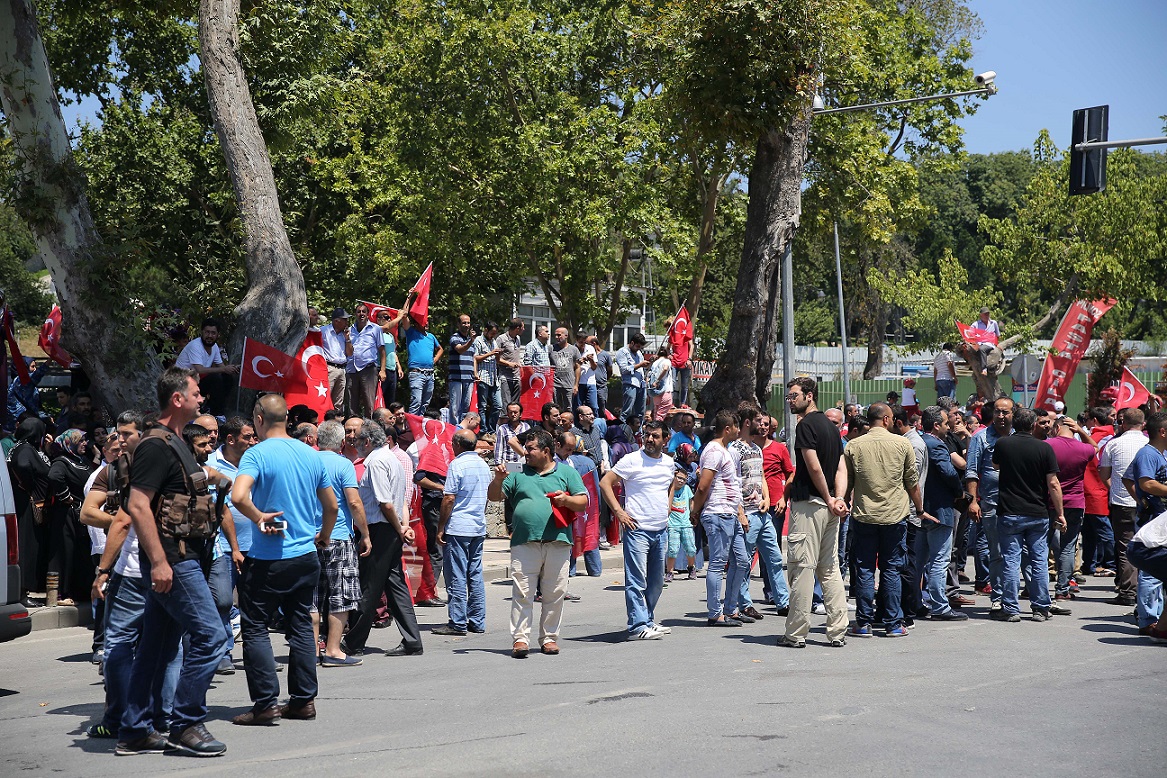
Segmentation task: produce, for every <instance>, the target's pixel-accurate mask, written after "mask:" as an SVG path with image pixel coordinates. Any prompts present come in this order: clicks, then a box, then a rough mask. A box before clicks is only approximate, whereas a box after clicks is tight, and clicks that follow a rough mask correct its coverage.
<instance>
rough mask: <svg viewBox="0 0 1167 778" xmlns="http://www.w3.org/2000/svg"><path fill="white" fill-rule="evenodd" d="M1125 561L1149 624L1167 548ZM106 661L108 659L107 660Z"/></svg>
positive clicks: (1139, 612) (1134, 553) (1139, 549)
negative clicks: (1135, 574) (1131, 569)
mask: <svg viewBox="0 0 1167 778" xmlns="http://www.w3.org/2000/svg"><path fill="white" fill-rule="evenodd" d="M1126 553H1127V561H1129V562H1130V563H1131V564H1132V565H1133V566H1134V567H1135V568H1137V569H1138V571H1139V589H1138V596H1137V597H1136V599H1135V616H1136V617H1137V618H1138V622H1139V626H1140V627H1146V626H1149V625H1151V624H1153V623H1155V622H1156V621H1158V620H1159V618H1160V617H1161V616H1162V615H1163V582H1164V581H1165V580H1167V548H1147V547H1146V546H1144V545H1143V544H1142V543H1139V542H1131V543H1130V544H1129V545H1127V551H1126ZM107 661H108V660H107Z"/></svg>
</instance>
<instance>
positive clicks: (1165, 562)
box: [1127, 541, 1167, 584]
mask: <svg viewBox="0 0 1167 778" xmlns="http://www.w3.org/2000/svg"><path fill="white" fill-rule="evenodd" d="M1127 561H1128V562H1129V563H1130V564H1131V566H1132V567H1135V568H1136V569H1138V570H1142V571H1143V572H1144V573H1146V574H1147V575H1149V576H1152V577H1154V578H1158V579H1159V580H1160V581H1162V582H1163V583H1165V584H1167V548H1148V547H1147V546H1144V545H1143V544H1142V543H1140V542H1138V541H1134V542H1133V543H1130V544H1128V545H1127Z"/></svg>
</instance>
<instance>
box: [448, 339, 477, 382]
mask: <svg viewBox="0 0 1167 778" xmlns="http://www.w3.org/2000/svg"><path fill="white" fill-rule="evenodd" d="M466 343H470V338H467V337H464V336H463V335H462V334H461V333H458V332H455V333H454V334H453V335H451V336H450V353H449V358H448V361H449V367H450V380H451V381H473V380H474V348H473V345H472V346H471V347H470V348H468V349H466V350H465V351H464V352H462V353H461V354H459V353H458V350H457V348H455V347H456V346H462V345H465V344H466Z"/></svg>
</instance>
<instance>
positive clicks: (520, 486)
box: [502, 464, 587, 548]
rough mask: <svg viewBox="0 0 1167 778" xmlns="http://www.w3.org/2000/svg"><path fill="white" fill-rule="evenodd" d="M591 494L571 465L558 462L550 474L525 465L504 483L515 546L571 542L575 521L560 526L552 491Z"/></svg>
mask: <svg viewBox="0 0 1167 778" xmlns="http://www.w3.org/2000/svg"><path fill="white" fill-rule="evenodd" d="M560 491H563V492H567V493H568V494H571V495H577V494H587V489H586V488H585V487H584V484H583V479H582V478H580V476H579V473H577V472H576V471H575V469H574V468H572V467H571V465H565V464H557V465H556V466H555V469H553V470H552V471H551V472H550V473H546V474H543V473H539V472H538V471H536V470H535V469H534V468H532V467H530V466H528V465H526V464H524V465H523V469H522V470H521V471H519V472H516V473H511V474H510V475H508V476H507V477H506V480H504V481H503V482H502V493H503V497H504V499H505V510H506V522H507V526H508V527H510V529H511V548H514V547H515V546H521V545H523V544H524V543H532V542H543V543H551V542H559V543H571V539H572V535H571V524H568V525H567V526H566V527H560V526H559V525H558V524H556V523H555V519H554V518H552V515H551V500H550V499H549V498H548V497H547V495H548V494H550V493H551V492H560Z"/></svg>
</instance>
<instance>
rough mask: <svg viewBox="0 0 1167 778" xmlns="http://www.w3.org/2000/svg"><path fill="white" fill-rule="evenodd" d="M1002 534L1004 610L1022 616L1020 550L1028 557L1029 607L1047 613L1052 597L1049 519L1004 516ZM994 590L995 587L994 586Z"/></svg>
mask: <svg viewBox="0 0 1167 778" xmlns="http://www.w3.org/2000/svg"><path fill="white" fill-rule="evenodd" d="M998 529H999V530H1000V532H1001V556H1002V557H1003V559H1004V569H1003V570H1002V572H1001V577H1002V581H1001V607H1002V608H1004V609H1005V612H1006V613H1020V612H1021V605H1020V603H1019V602H1018V600H1017V577H1018V576H1019V575H1020V574H1021V550H1022V548H1023V547H1024V549H1025V551H1026V552H1027V554H1028V556H1029V561H1028V581H1029V583H1028V584H1027V586H1028V590H1029V606H1030V608H1031V609H1032V610H1035V611H1038V610H1040V611H1048V610H1049V608H1050V598H1049V562H1048V560H1049V545H1048V544H1047V542H1046V536H1047V533H1048V532H1049V516H1002V517H1000V525H999V527H998ZM994 588H996V587H995V586H994Z"/></svg>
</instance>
